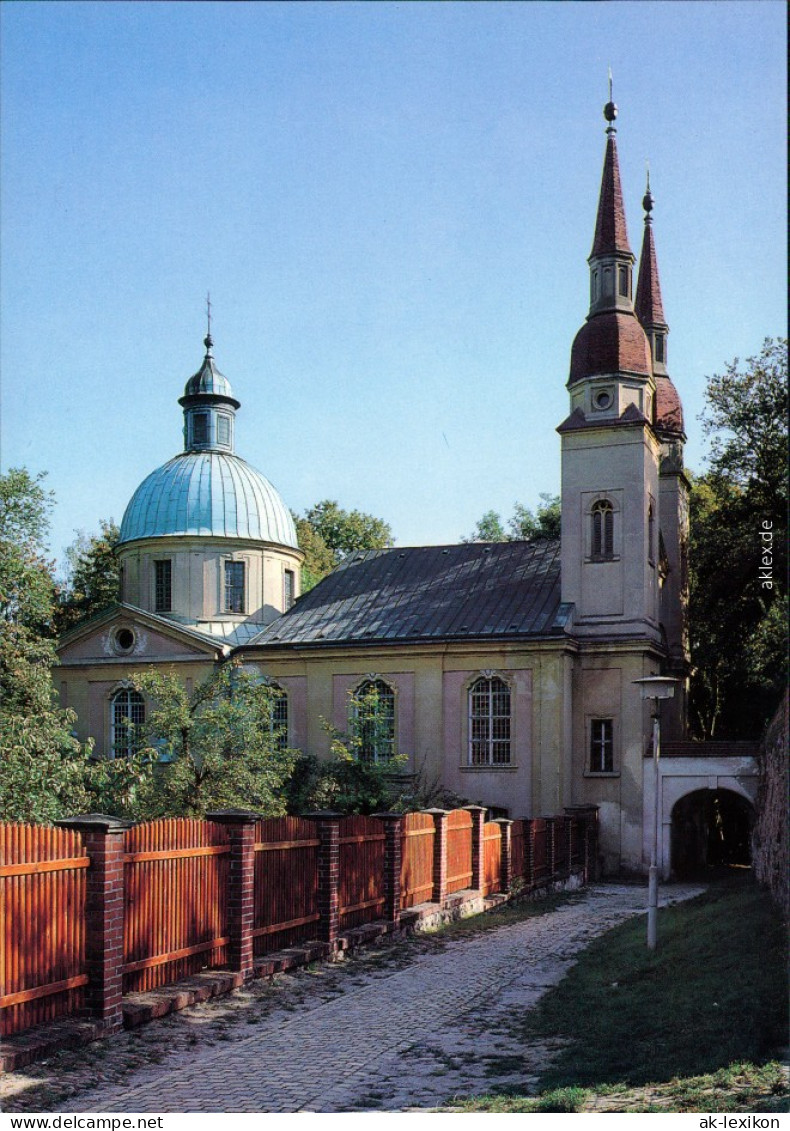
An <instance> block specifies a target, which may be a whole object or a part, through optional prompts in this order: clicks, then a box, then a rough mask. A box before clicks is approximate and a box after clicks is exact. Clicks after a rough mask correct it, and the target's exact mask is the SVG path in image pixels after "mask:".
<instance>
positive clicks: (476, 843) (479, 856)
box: [464, 805, 486, 891]
mask: <svg viewBox="0 0 790 1131" xmlns="http://www.w3.org/2000/svg"><path fill="white" fill-rule="evenodd" d="M464 809H465V810H466V812H467V813H469V814H470V815H471V818H472V881H471V883H470V884H469V887H470V888H473V889H474V890H475V891H482V890H483V878H484V877H483V872H484V864H485V857H484V855H483V854H484V851H485V849H484V847H483V824H484V822H485V815H486V810H485V805H464Z"/></svg>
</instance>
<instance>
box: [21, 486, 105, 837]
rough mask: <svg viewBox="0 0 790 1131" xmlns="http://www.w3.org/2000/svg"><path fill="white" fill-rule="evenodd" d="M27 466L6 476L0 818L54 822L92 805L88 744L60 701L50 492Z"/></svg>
mask: <svg viewBox="0 0 790 1131" xmlns="http://www.w3.org/2000/svg"><path fill="white" fill-rule="evenodd" d="M43 480H44V475H43V474H40V475H37V476H36V477H35V478H33V477H31V476H30V474H29V473H28V472H27V471H26V470H25V469H24V468H12V469H11V470H9V472H8V473H7V474H6V475H0V818H2V819H3V820H6V821H11V820H15V821H50V820H53V819H54V818H56V817H62V816H66V815H68V814H69V813H75V812H80V811H85V810H86V809H87V808H89V807H90V806H89V804H88V802H89V796H90V794H89V786H90V778H91V766H90V763H89V761H88V755H89V753H90V746H86V747H83V746H81V745H80V743H79V742H78V741H77V739H76V738H75V737H74V734H73V730H74V726H75V723H76V715H75V713H74V712H73V711H71V710H63V709H61V708H59V707H58V706H57V704H56V697H55V691H54V688H53V686H52V679H51V669H52V667H53V665H54V664H55V662H56V655H55V646H54V640H53V636H52V633H53V628H52V624H53V615H54V607H55V595H56V590H55V583H54V580H53V577H52V567H51V564H50V563H49V562H48V561H47V559H46V557H45V540H46V537H47V533H48V530H49V516H50V512H51V508H52V505H53V496H52V492H51V491H48V490H46V489H45V488H44V486H43Z"/></svg>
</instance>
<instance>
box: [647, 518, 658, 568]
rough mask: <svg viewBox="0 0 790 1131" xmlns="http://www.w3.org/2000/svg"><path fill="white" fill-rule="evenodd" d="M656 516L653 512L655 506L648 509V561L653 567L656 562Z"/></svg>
mask: <svg viewBox="0 0 790 1131" xmlns="http://www.w3.org/2000/svg"><path fill="white" fill-rule="evenodd" d="M655 537H656V515H655V511H654V510H653V504H652V503H651V504H650V506H649V507H648V508H647V560H648V561H649V562H650V564H651V565H653V564H654V563H655V560H656V542H655Z"/></svg>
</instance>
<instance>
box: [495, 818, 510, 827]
mask: <svg viewBox="0 0 790 1131" xmlns="http://www.w3.org/2000/svg"><path fill="white" fill-rule="evenodd" d="M492 824H495V825H502V826H503V827H505V828H507V827H509V826H510V825H512V824H515V822H514V821H513V820H512V818H511V817H494V820H493V822H492Z"/></svg>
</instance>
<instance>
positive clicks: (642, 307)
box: [634, 177, 667, 330]
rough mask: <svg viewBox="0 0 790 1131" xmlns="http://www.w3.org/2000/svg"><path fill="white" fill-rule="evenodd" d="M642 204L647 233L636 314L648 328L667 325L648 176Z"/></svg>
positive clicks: (640, 268)
mask: <svg viewBox="0 0 790 1131" xmlns="http://www.w3.org/2000/svg"><path fill="white" fill-rule="evenodd" d="M642 204H643V206H644V209H645V234H644V237H643V239H642V254H641V256H640V258H639V277H638V279H637V281H636V298H635V300H634V309H635V310H636V316H637V318H638V319H639V321H640V322H641V323H642V325H643V326H644V328H645V329H646V330H647V329H648V328H649V327H651V326H666V324H667V323H666V319H665V317H664V306H663V303H662V302H661V283H660V282H659V278H658V259H657V258H656V244H655V240H654V239H653V218H652V216H651V215H650V213H651V212H652V210H653V197H652V195H651V192H650V179H649V177H648V182H647V192H646V193H645V196H644V199H643V201H642Z"/></svg>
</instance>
